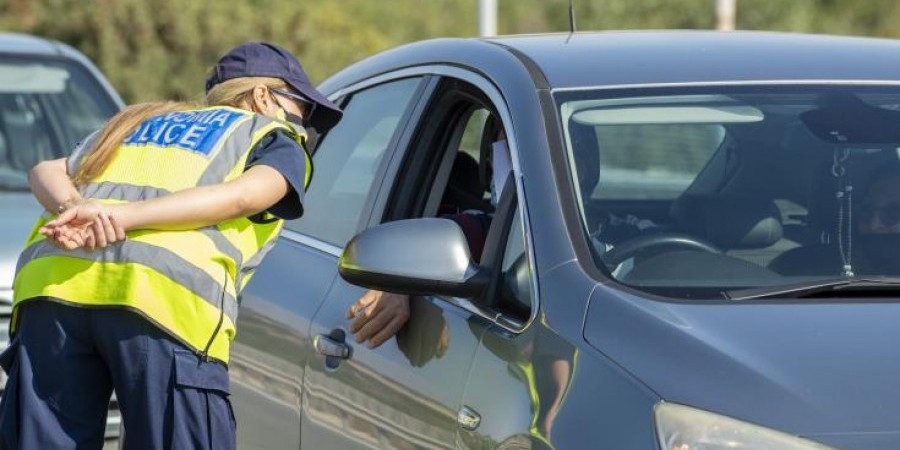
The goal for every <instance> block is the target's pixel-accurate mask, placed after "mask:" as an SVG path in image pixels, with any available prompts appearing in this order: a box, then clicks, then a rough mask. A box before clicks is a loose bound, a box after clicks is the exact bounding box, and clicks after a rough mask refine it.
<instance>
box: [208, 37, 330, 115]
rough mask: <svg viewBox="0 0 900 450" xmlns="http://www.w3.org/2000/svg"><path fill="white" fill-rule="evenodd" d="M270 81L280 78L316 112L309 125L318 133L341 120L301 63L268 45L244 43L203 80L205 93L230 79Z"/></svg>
mask: <svg viewBox="0 0 900 450" xmlns="http://www.w3.org/2000/svg"><path fill="white" fill-rule="evenodd" d="M241 77H272V78H281V79H282V80H284V82H285V83H287V84H288V85H289V86H290V87H291V88H293V89H294V90H295V91H297V92H298V93H299V94H300V95H301V96H303V97H304V98H306V99H307V100H308V101H309V102H312V103H315V104H316V108H315V110H314V112H313V115H312V117H310V118H309V123H310V125H312V127H313V128H315V129H316V131H318V132H319V133H324V132H325V131H326V130H328V129H329V128H331V127H333V126H334V125H335V124H337V123H338V121H339V120H341V116H342V115H343V114H344V113H343V111H341V108H339V107H338V106H337V105H335V104H334V103H332V102H331V101H329V100H328V99H327V98H325V96H324V95H322V93H321V92H319V91H318V90H317V89H316V88H315V86H313V85H312V83H310V81H309V77H308V76H307V75H306V72H305V71H304V70H303V66H301V65H300V61H298V60H297V58H295V57H294V55H291V54H290V53H289V52H288V51H287V50H285V49H283V48H281V47H279V46H277V45H275V44H270V43H268V42H247V43H244V44H241V45H238V46H237V47H235V48H233V49H231V50H230V51H229V52H228V53H226V54H225V55H224V56H222V57H221V58H220V59H219V61H218V62H217V63H216V66H215V67H214V70H213V72H212V74H211V75H210V77H209V78H208V79H207V80H206V91H207V92H209V90H210V89H212V88H213V86H215V85H217V84H219V83H221V82H223V81H225V80H230V79H232V78H241Z"/></svg>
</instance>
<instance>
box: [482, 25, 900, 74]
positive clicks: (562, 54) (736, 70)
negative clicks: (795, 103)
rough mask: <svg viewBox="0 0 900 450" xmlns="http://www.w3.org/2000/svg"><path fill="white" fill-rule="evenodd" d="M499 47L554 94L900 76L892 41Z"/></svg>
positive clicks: (540, 38) (765, 38)
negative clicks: (523, 60) (529, 65)
mask: <svg viewBox="0 0 900 450" xmlns="http://www.w3.org/2000/svg"><path fill="white" fill-rule="evenodd" d="M492 41H493V42H496V43H498V44H501V45H504V46H507V47H509V48H513V49H516V50H517V51H519V52H521V53H522V54H524V55H526V56H527V57H528V58H530V59H531V60H533V61H534V62H535V64H536V65H537V66H538V67H539V68H540V69H541V71H542V72H543V74H544V75H545V76H546V78H547V80H548V82H549V83H550V85H551V86H554V87H575V86H586V85H601V86H610V85H634V84H668V83H693V82H703V83H707V82H732V81H777V80H898V76H900V41H897V40H892V39H875V38H861V37H849V36H829V35H810V34H797V33H775V32H744V31H739V32H720V31H688V30H672V31H619V32H595V33H574V34H571V35H570V34H555V35H536V36H518V37H506V38H498V39H494V40H492Z"/></svg>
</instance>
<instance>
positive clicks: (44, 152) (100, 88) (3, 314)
mask: <svg viewBox="0 0 900 450" xmlns="http://www.w3.org/2000/svg"><path fill="white" fill-rule="evenodd" d="M122 106H123V103H122V99H121V98H120V97H119V94H118V93H116V91H115V90H114V89H113V88H112V86H111V85H110V84H109V82H108V81H107V80H106V78H105V77H104V76H103V75H102V74H101V73H100V71H99V70H98V69H97V67H96V66H94V64H93V63H91V61H90V60H88V58H87V57H85V56H84V55H83V54H82V53H81V52H79V51H78V50H75V49H74V48H72V47H70V46H68V45H65V44H63V43H60V42H56V41H52V40H49V39H44V38H40V37H36V36H29V35H23V34H13V33H0V233H2V239H0V348H5V347H6V345H7V339H8V337H9V321H10V315H11V309H12V308H11V305H12V293H13V290H12V289H13V276H14V275H15V268H16V260H17V259H18V257H19V252H21V251H22V248H23V247H24V245H25V239H26V238H27V237H28V234H29V233H30V232H31V228H32V227H33V226H34V223H35V221H36V220H37V218H38V216H40V215H41V214H42V213H43V208H42V207H41V206H40V205H39V204H38V202H37V201H36V200H35V199H34V197H33V196H32V195H31V192H30V191H29V189H28V178H27V177H28V170H29V169H31V167H32V166H34V165H35V164H36V163H38V162H40V161H42V160H47V159H57V158H62V157H65V156H66V155H68V154H69V152H71V151H72V149H73V148H74V147H75V144H76V143H77V142H78V141H79V140H80V139H83V138H84V137H86V136H87V135H88V134H90V133H91V132H92V131H94V130H96V129H98V128H100V126H102V125H103V123H104V122H105V121H106V119H108V118H109V117H111V116H112V115H113V114H115V113H116V112H118V111H119V110H120V109H121V108H122ZM0 374H2V371H0ZM2 376H3V377H4V378H3V380H2V381H5V374H2ZM2 381H0V386H2V384H3V383H2ZM0 389H2V388H0ZM110 408H111V409H110V420H109V422H108V426H107V437H114V436H115V435H116V433H117V432H118V422H119V415H118V410H117V408H116V403H115V402H113V403H112V404H111V407H110Z"/></svg>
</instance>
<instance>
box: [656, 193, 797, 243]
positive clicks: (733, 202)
mask: <svg viewBox="0 0 900 450" xmlns="http://www.w3.org/2000/svg"><path fill="white" fill-rule="evenodd" d="M671 216H672V217H673V218H674V219H675V221H676V222H677V223H678V225H679V227H680V228H681V229H683V230H684V231H686V232H688V233H692V234H696V235H698V236H701V237H703V238H705V239H706V240H708V241H710V242H712V243H713V244H715V245H717V246H719V247H722V248H724V249H729V250H732V249H749V248H764V247H768V246H770V245H772V244H774V243H775V242H777V241H778V240H779V239H781V236H782V233H783V230H782V226H781V211H780V210H779V209H778V206H776V205H775V202H773V201H772V200H769V199H764V198H757V197H745V196H732V195H728V196H722V195H717V196H705V195H684V196H682V197H681V198H679V199H678V200H676V201H675V203H673V204H672V209H671Z"/></svg>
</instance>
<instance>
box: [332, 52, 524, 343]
mask: <svg viewBox="0 0 900 450" xmlns="http://www.w3.org/2000/svg"><path fill="white" fill-rule="evenodd" d="M476 70H477V69H475V68H471V69H469V68H464V67H459V66H446V65H436V64H431V65H422V66H415V67H408V68H404V69H400V70H397V71H394V72H390V73H386V74H382V75H380V76H378V77H374V78H372V79H371V80H370V81H382V80H389V79H397V78H402V77H407V76H413V75H416V74H430V75H432V76H433V80H432V81H433V84H432V85H431V89H432V90H431V91H430V93H429V94H430V95H428V96H427V98H425V96H423V100H426V101H424V102H423V103H420V104H419V105H417V107H420V108H421V109H420V110H419V115H418V116H416V117H415V118H414V126H412V127H409V126H407V127H406V128H407V129H406V130H405V131H406V132H409V135H408V137H409V138H413V134H414V133H415V134H416V135H417V134H418V133H419V132H420V131H421V130H420V128H421V125H422V123H421V122H422V118H423V116H424V114H423V113H424V112H425V109H426V107H427V106H429V105H431V103H432V102H433V101H436V100H439V99H438V98H436V89H437V88H438V86H439V84H440V82H441V81H444V80H445V79H455V80H458V81H462V82H464V83H466V84H468V85H470V86H472V87H474V88H476V89H477V90H478V91H479V92H480V96H482V97H485V98H486V99H487V100H488V101H489V102H490V105H486V106H489V107H490V109H492V110H493V111H494V112H495V113H496V114H497V116H498V117H499V119H500V122H501V124H502V126H503V128H504V129H505V130H507V131H508V132H507V135H506V140H507V146H508V147H509V151H510V162H511V164H512V170H513V183H514V186H515V192H514V194H515V195H516V199H515V204H517V205H518V209H517V211H516V212H515V213H516V214H519V215H520V220H521V224H522V227H523V230H522V233H523V237H524V239H525V243H524V245H525V252H526V254H527V255H528V256H527V257H528V265H529V268H530V278H531V289H532V298H531V313H530V315H529V317H528V319H527V320H526V321H525V322H520V321H518V320H516V319H514V318H512V317H510V316H507V315H505V314H503V313H502V312H498V311H495V310H493V309H490V308H485V307H483V306H480V305H478V304H476V303H475V302H473V301H472V300H469V299H464V298H458V297H443V296H442V297H441V298H442V299H443V300H445V301H447V302H448V303H449V304H451V305H454V306H455V307H457V308H460V309H463V310H465V311H466V312H469V313H471V314H474V315H477V316H479V317H481V318H483V319H485V320H487V321H490V322H492V323H493V324H495V325H496V326H497V327H499V328H500V329H502V330H504V331H505V332H508V333H512V334H515V335H518V334H521V333H523V332H525V331H526V330H528V329H529V328H530V326H531V324H532V323H534V322H535V320H536V318H537V315H538V312H539V310H540V305H541V296H540V285H539V282H538V280H539V276H538V273H537V264H536V261H537V260H536V258H535V255H534V242H533V236H532V234H531V222H530V214H529V209H528V204H527V197H526V195H525V188H524V175H523V173H522V165H521V160H520V157H519V154H518V145H517V141H516V136H515V131H514V130H515V125H514V122H513V120H512V114H511V113H510V108H509V104H508V102H507V101H506V98H505V96H504V95H503V94H502V92H501V91H500V89H499V88H498V87H497V86H496V85H495V84H494V83H493V82H491V81H490V80H488V79H486V78H484V77H483V76H482V75H481V74H479V73H477V72H476ZM365 83H366V82H362V83H360V84H361V85H365ZM354 86H357V85H354ZM344 92H345V90H344V89H341V90H338V91H336V93H335V95H342V94H344ZM408 125H409V124H408ZM404 142H405V145H404V146H402V147H401V148H397V149H395V151H394V152H393V154H392V158H391V164H392V168H391V169H389V171H388V172H386V173H387V174H390V176H386V177H384V178H383V180H384V182H385V183H388V186H387V187H385V186H382V187H381V188H380V189H379V194H380V196H379V199H378V202H379V203H378V205H379V206H380V207H381V210H382V211H384V207H385V206H386V203H387V201H388V197H389V194H390V192H391V190H392V189H391V188H392V187H393V184H394V183H395V180H396V178H397V175H396V173H397V171H398V170H399V168H400V166H401V163H402V162H403V161H404V160H405V159H406V158H407V153H408V152H409V151H410V148H411V147H412V144H413V141H412V140H411V139H410V140H405V141H404ZM384 219H385V218H384V217H383V216H379V215H378V214H372V215H371V216H370V221H369V223H368V226H374V225H377V224H379V223H381V222H382V221H383V220H384ZM502 247H503V249H505V247H506V245H505V241H504V243H503V245H502ZM503 249H501V250H500V251H502V250H503Z"/></svg>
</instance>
